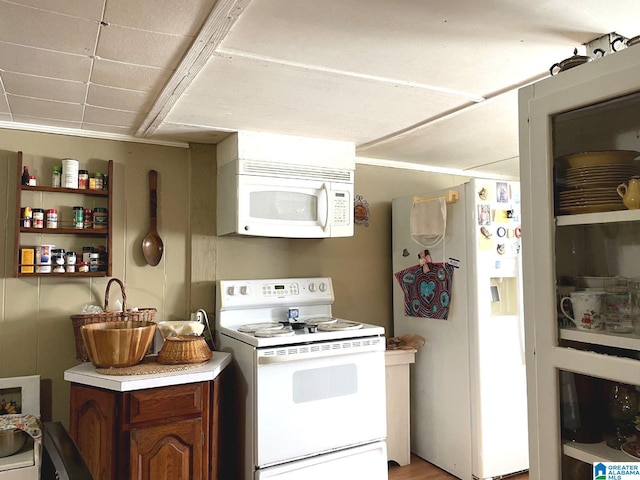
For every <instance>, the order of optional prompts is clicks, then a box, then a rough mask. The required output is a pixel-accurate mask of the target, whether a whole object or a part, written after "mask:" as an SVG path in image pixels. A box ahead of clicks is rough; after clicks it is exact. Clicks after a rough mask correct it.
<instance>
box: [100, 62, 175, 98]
mask: <svg viewBox="0 0 640 480" xmlns="http://www.w3.org/2000/svg"><path fill="white" fill-rule="evenodd" d="M170 75H171V71H170V70H164V69H161V68H154V67H145V66H142V65H130V64H126V63H119V62H112V61H109V60H102V59H101V60H96V62H95V65H94V67H93V72H92V74H91V83H92V84H95V85H103V86H108V87H116V88H124V89H127V90H136V91H140V92H152V91H157V90H158V89H159V88H161V87H162V85H164V84H165V83H166V81H167V79H168V78H169V76H170Z"/></svg>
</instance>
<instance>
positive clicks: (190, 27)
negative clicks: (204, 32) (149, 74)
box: [105, 0, 216, 36]
mask: <svg viewBox="0 0 640 480" xmlns="http://www.w3.org/2000/svg"><path fill="white" fill-rule="evenodd" d="M215 3H216V1H215V0H189V2H176V1H175V0H136V1H135V2H132V1H131V0H109V2H107V7H106V10H105V21H106V22H109V23H110V24H112V25H113V24H115V25H122V26H125V27H132V28H138V29H140V30H148V31H152V32H161V33H170V34H174V35H186V36H195V35H196V34H197V33H198V31H199V30H200V27H201V26H202V23H203V21H204V20H205V19H206V18H207V16H208V15H209V12H211V9H212V8H213V5H214V4H215Z"/></svg>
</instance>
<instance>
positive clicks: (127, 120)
mask: <svg viewBox="0 0 640 480" xmlns="http://www.w3.org/2000/svg"><path fill="white" fill-rule="evenodd" d="M137 117H138V114H137V113H133V112H125V111H122V110H110V109H108V108H101V107H94V106H91V105H87V108H86V110H85V113H84V121H85V122H86V123H95V124H96V125H120V126H123V127H134V126H136V125H137V122H136V119H137Z"/></svg>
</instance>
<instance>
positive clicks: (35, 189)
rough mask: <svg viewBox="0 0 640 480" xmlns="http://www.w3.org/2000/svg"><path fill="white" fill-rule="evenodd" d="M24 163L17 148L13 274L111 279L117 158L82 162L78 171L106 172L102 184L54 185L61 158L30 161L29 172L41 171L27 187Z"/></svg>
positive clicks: (16, 275) (15, 275) (21, 275)
mask: <svg viewBox="0 0 640 480" xmlns="http://www.w3.org/2000/svg"><path fill="white" fill-rule="evenodd" d="M25 163H26V162H24V161H23V153H22V152H18V153H17V168H16V174H17V175H16V185H17V186H16V209H15V214H14V215H15V216H14V219H15V228H14V232H15V235H14V257H13V258H14V259H15V260H14V277H26V276H32V277H33V276H57V277H69V276H74V277H104V276H107V277H110V276H111V260H112V259H111V246H112V243H111V242H112V241H111V238H112V232H113V220H112V218H113V216H112V205H113V196H112V192H113V161H112V160H108V161H100V160H91V161H88V162H83V161H79V163H80V169H86V168H89V167H91V168H92V172H91V173H92V174H93V173H95V172H100V173H103V174H106V177H105V178H106V179H108V183H107V184H106V185H105V187H104V188H89V185H87V188H64V183H62V186H53V185H52V183H53V182H52V170H53V167H54V166H59V165H60V163H61V160H60V159H55V160H52V159H46V158H31V159H30V162H29V163H30V164H27V167H28V169H29V173H31V174H33V173H37V175H35V177H36V180H37V181H36V185H23V184H22V181H21V179H22V174H23V168H24V166H25ZM91 186H93V185H91ZM48 210H49V211H51V212H52V214H53V212H54V211H55V217H52V218H55V220H56V221H55V223H54V222H53V221H51V222H49V223H47V220H48V219H47V211H48ZM78 210H82V215H80V214H79V213H77V212H78ZM89 215H90V217H89ZM36 216H37V217H39V218H35V217H36ZM40 216H42V218H41V219H40ZM70 252H73V253H74V254H75V255H70ZM54 253H55V254H57V256H54ZM46 254H49V257H47V256H46ZM85 263H86V264H85Z"/></svg>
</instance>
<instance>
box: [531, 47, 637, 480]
mask: <svg viewBox="0 0 640 480" xmlns="http://www.w3.org/2000/svg"><path fill="white" fill-rule="evenodd" d="M639 79H640V48H638V49H634V48H629V49H626V50H623V51H620V52H617V53H614V54H610V55H607V56H605V57H603V58H601V59H598V60H597V61H594V62H592V63H590V64H586V65H582V66H579V67H576V68H575V69H571V70H569V71H566V72H562V73H560V74H558V75H556V76H554V77H552V78H549V79H546V80H543V81H541V82H539V83H537V84H534V85H530V86H528V87H525V88H523V89H521V91H520V99H519V102H520V131H521V134H520V142H521V147H520V157H521V168H520V175H521V187H522V220H523V222H522V232H523V235H522V239H523V272H524V275H523V278H524V313H525V334H526V352H527V383H528V392H529V395H528V405H529V430H530V434H529V440H530V441H529V445H530V478H531V479H532V480H534V479H539V478H558V479H563V480H569V479H574V478H592V474H593V471H592V464H593V463H597V462H616V463H618V462H631V461H633V458H632V457H631V456H630V455H627V454H626V453H624V451H621V450H620V449H616V448H612V447H611V446H610V444H611V442H609V444H608V443H607V440H609V441H611V440H612V439H615V436H616V434H617V432H616V429H615V426H616V418H617V417H615V412H613V411H612V410H611V405H612V404H611V403H610V400H611V399H612V398H613V397H612V396H611V393H612V392H613V389H614V388H616V385H619V384H624V385H625V386H629V387H628V388H629V389H630V390H634V389H640V386H639V385H640V377H639V376H638V371H639V368H640V361H639V360H640V335H638V334H636V333H634V332H632V331H626V332H625V333H620V332H617V331H615V330H614V329H612V328H609V321H608V320H610V319H616V318H617V317H616V316H615V315H618V314H617V313H614V314H612V312H611V311H610V309H609V307H608V302H609V300H608V298H609V297H608V295H609V293H610V292H613V291H615V290H614V288H617V287H613V288H612V287H610V286H609V285H615V284H617V283H618V282H619V281H622V280H623V279H625V280H624V281H632V282H634V283H635V282H636V281H637V280H638V279H640V259H639V257H638V255H637V252H638V251H639V249H640V237H638V229H639V228H640V210H626V209H625V206H624V205H623V203H622V200H621V199H620V198H619V197H618V195H617V194H616V189H617V185H618V184H622V183H624V182H626V181H628V180H629V179H630V178H631V177H632V176H633V175H637V172H639V171H640V168H639V166H638V164H639V163H640V162H639V160H635V161H631V160H630V161H629V163H625V162H626V161H621V160H620V161H618V160H615V159H607V160H606V161H605V160H602V161H600V160H599V161H598V162H595V161H593V162H592V163H590V164H588V163H585V162H587V160H586V157H585V155H584V154H585V152H603V151H607V152H608V151H621V150H628V151H636V152H640V141H639V140H638V138H639V137H638V132H639V131H640V117H639V116H638V105H640V81H639ZM574 154H578V155H580V158H581V162H578V164H576V162H572V161H570V159H574V160H575V157H574V156H573V155H574ZM639 155H640V154H639ZM632 157H633V155H632ZM594 167H595V168H594ZM620 172H623V173H622V175H623V176H622V177H620V176H619V175H618V174H619V173H620ZM596 283H600V284H599V285H596ZM625 288H626V287H625ZM589 289H590V290H591V291H592V292H593V293H594V294H595V295H602V296H603V297H604V298H605V299H606V300H603V307H602V309H601V311H600V312H598V311H597V310H596V309H593V310H591V309H590V310H589V312H587V313H583V314H582V315H580V316H579V317H578V319H582V318H586V319H587V320H588V321H587V320H585V321H584V322H580V321H579V323H580V324H579V325H574V324H573V323H572V322H571V321H569V320H567V319H566V318H565V315H564V314H563V313H562V309H561V308H559V307H560V302H563V301H562V300H561V299H562V297H564V296H567V295H569V294H570V293H573V292H577V291H580V290H589ZM627 291H628V292H631V291H632V290H631V289H627ZM636 293H637V292H636ZM625 296H626V294H625ZM576 297H578V295H576ZM629 298H630V297H629ZM562 304H563V305H564V302H563V303H562ZM630 305H633V303H630ZM636 307H640V303H636ZM625 314H626V313H625ZM596 315H598V316H599V317H604V326H603V325H602V324H598V323H597V322H596V321H594V319H595V318H596ZM631 316H633V317H634V318H635V321H636V322H637V321H638V320H640V311H639V310H638V309H637V308H635V309H634V311H633V313H632V314H631ZM599 321H600V319H598V322H599ZM591 327H597V328H591ZM629 408H633V407H632V406H631V403H630V407H629ZM627 427H629V428H628V429H626V430H627V432H628V433H629V435H628V438H629V440H632V439H633V438H634V432H633V428H632V425H631V424H629V425H627ZM635 433H636V434H637V432H635ZM625 436H627V435H625Z"/></svg>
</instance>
